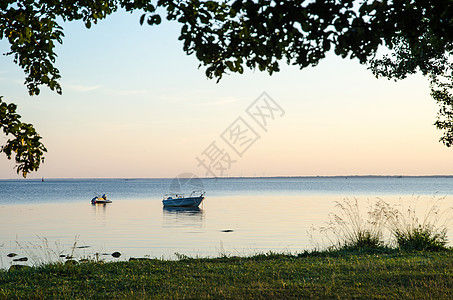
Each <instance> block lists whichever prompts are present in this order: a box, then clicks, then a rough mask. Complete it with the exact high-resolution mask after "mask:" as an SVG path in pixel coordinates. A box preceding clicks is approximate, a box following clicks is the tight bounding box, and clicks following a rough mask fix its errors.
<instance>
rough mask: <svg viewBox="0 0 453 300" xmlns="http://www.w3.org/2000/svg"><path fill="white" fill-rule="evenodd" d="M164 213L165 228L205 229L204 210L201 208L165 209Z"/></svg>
mask: <svg viewBox="0 0 453 300" xmlns="http://www.w3.org/2000/svg"><path fill="white" fill-rule="evenodd" d="M162 211H163V221H164V224H163V226H164V227H165V228H190V227H196V228H202V227H203V221H204V216H203V210H202V209H201V208H199V207H164V208H163V210H162Z"/></svg>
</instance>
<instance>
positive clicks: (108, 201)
mask: <svg viewBox="0 0 453 300" xmlns="http://www.w3.org/2000/svg"><path fill="white" fill-rule="evenodd" d="M106 203H112V201H111V200H96V201H91V204H106Z"/></svg>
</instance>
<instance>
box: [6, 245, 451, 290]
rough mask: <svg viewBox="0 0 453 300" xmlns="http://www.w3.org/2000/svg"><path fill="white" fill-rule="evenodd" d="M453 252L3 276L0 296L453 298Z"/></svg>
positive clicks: (262, 258)
mask: <svg viewBox="0 0 453 300" xmlns="http://www.w3.org/2000/svg"><path fill="white" fill-rule="evenodd" d="M452 297H453V252H452V251H443V252H432V253H430V252H417V253H415V252H414V253H401V252H398V251H396V250H395V251H388V252H382V253H379V254H360V253H357V252H349V253H347V252H321V253H319V252H314V253H308V254H307V253H306V255H299V256H293V255H279V254H268V255H256V256H252V257H246V258H240V257H222V258H213V259H198V258H196V259H190V258H188V259H181V260H178V261H168V260H158V259H153V260H147V261H130V262H111V263H100V262H87V263H78V264H74V265H71V264H61V263H58V264H50V265H45V266H42V267H32V268H25V269H18V270H10V271H6V270H4V271H0V298H1V299H10V298H12V299H14V298H20V299H24V298H33V299H36V298H46V299H48V298H54V299H55V298H58V299H96V298H104V299H105V298H106V299H111V298H151V299H159V298H165V299H168V298H170V299H171V298H173V299H181V298H189V299H194V298H213V299H222V298H233V299H241V298H255V299H256V298H258V299H263V298H280V299H282V298H285V299H286V298H323V299H325V298H340V299H342V298H364V299H365V298H366V299H372V298H395V299H400V298H408V299H409V298H410V299H422V298H434V299H439V298H452Z"/></svg>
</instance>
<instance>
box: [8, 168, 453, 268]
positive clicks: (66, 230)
mask: <svg viewBox="0 0 453 300" xmlns="http://www.w3.org/2000/svg"><path fill="white" fill-rule="evenodd" d="M174 183H175V182H174V181H172V180H171V179H48V180H46V181H45V182H41V180H0V266H2V267H8V266H9V265H10V264H11V263H12V259H10V258H8V257H7V256H6V254H8V253H10V252H14V253H17V254H18V255H19V256H18V257H24V256H26V257H28V258H29V261H28V262H27V263H28V264H36V263H40V262H46V261H49V260H55V259H58V257H59V255H64V254H73V255H74V256H76V257H78V258H81V257H91V258H93V256H94V255H95V253H100V254H101V255H102V254H109V253H112V252H114V251H119V252H120V253H121V254H122V255H121V258H120V259H128V258H129V257H147V256H148V257H164V258H174V257H175V253H180V254H184V255H189V256H197V255H198V256H203V257H206V256H218V255H220V254H230V255H247V254H253V253H261V252H268V251H270V250H271V251H277V252H285V251H288V252H293V253H294V252H301V251H303V250H307V249H308V250H309V249H313V248H315V247H317V246H322V241H321V239H320V237H319V236H313V232H312V231H311V228H319V227H322V226H324V225H325V224H326V222H327V221H328V220H329V213H331V212H336V208H335V202H336V201H342V200H343V199H346V198H348V199H358V202H359V204H360V205H361V206H363V207H364V208H366V207H367V205H369V203H370V201H371V202H372V201H373V200H375V199H377V198H380V199H382V200H384V201H386V202H389V203H395V204H398V203H399V202H405V203H406V204H407V203H409V204H410V205H417V207H418V210H419V211H420V212H421V213H424V212H425V210H426V207H427V205H428V204H429V203H432V200H433V199H439V198H441V197H444V196H445V199H444V200H442V205H444V206H445V207H447V206H453V177H401V178H399V177H297V178H294V177H291V178H224V179H202V180H201V184H202V185H203V186H204V188H205V190H206V192H207V194H206V199H205V201H204V202H203V203H202V205H201V206H200V208H199V209H192V210H175V209H173V210H169V209H164V208H163V207H162V203H161V200H162V195H163V194H164V193H166V192H169V191H170V190H174V188H175V186H174ZM192 183H193V182H192ZM199 183H200V182H198V183H197V184H199ZM179 184H180V187H181V190H182V192H185V191H186V190H188V189H189V188H192V187H193V186H191V184H190V182H189V183H188V184H187V182H184V181H180V182H179ZM95 192H96V193H99V194H103V193H106V194H107V195H108V197H109V198H110V199H111V200H112V201H113V203H112V204H107V205H91V204H90V200H91V198H92V197H93V196H94V193H95ZM74 245H75V247H74ZM102 257H103V258H105V259H108V260H110V259H112V258H111V256H109V255H104V256H102Z"/></svg>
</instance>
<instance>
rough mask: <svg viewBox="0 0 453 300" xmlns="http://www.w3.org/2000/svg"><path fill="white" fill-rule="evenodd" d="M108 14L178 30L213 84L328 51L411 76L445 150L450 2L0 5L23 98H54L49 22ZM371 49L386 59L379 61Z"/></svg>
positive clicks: (38, 0)
mask: <svg viewBox="0 0 453 300" xmlns="http://www.w3.org/2000/svg"><path fill="white" fill-rule="evenodd" d="M118 9H124V10H126V11H129V12H132V11H135V10H140V11H142V16H141V18H140V20H139V22H140V23H141V24H144V23H148V24H149V25H157V24H160V23H161V21H162V19H163V18H166V19H167V20H169V21H176V22H179V23H181V24H182V27H181V32H180V36H179V39H180V40H181V41H182V43H183V49H184V51H185V52H186V53H187V54H194V55H196V57H197V59H198V60H199V61H200V64H201V65H202V66H204V67H205V68H206V75H207V76H208V77H209V78H216V79H217V80H220V79H221V78H222V76H223V75H224V74H226V73H229V72H236V73H243V71H244V69H245V68H250V69H258V70H260V71H267V72H268V73H269V74H272V73H273V72H277V71H279V64H280V63H281V61H284V62H285V63H288V64H293V65H297V66H299V67H300V68H301V69H302V68H305V67H307V66H315V65H317V64H318V62H319V61H320V60H321V59H323V58H325V57H326V54H327V53H328V52H329V51H333V52H334V53H335V54H336V55H339V56H341V57H343V58H347V57H349V58H355V59H358V60H359V62H360V63H362V64H368V65H369V68H370V69H371V71H372V72H373V73H374V74H375V75H376V76H383V77H387V78H389V79H390V78H392V79H396V80H398V79H403V78H405V77H406V76H407V75H409V74H413V73H416V72H419V71H420V72H421V73H422V74H424V75H427V76H429V78H430V80H431V88H432V96H433V97H434V98H435V99H436V101H438V103H439V104H440V107H441V108H440V111H439V115H438V121H437V122H436V123H435V124H436V126H437V127H438V128H439V129H442V130H444V136H443V137H442V138H441V140H442V141H443V142H444V143H445V145H447V146H450V145H451V144H452V143H453V101H452V98H451V96H452V95H451V92H450V91H451V87H452V86H451V82H452V81H451V79H452V77H451V76H452V70H453V68H452V65H451V62H450V60H449V59H450V57H451V53H452V50H453V42H452V41H453V1H452V0H432V1H429V0H379V1H378V0H368V1H366V0H361V1H359V0H324V1H319V0H293V1H289V0H287V1H285V0H281V1H278V0H232V1H201V0H156V1H146V0H138V1H133V0H66V1H58V0H20V1H12V0H3V1H1V2H0V39H7V40H8V42H9V44H10V46H11V49H10V51H9V52H7V53H6V54H7V55H11V56H13V58H14V62H15V63H17V64H18V65H19V66H20V67H21V68H22V69H23V70H24V72H25V84H26V86H27V88H28V91H29V93H30V95H37V94H39V91H40V87H41V86H47V87H49V88H50V89H51V90H55V91H56V92H57V93H61V92H62V91H61V86H60V84H59V79H60V73H59V70H58V69H57V68H56V67H55V66H54V63H55V60H56V56H57V55H56V53H54V48H55V44H56V43H62V39H63V37H64V33H63V29H62V27H61V26H60V25H59V24H58V22H61V21H63V22H64V21H75V20H81V21H83V22H84V23H85V26H86V27H87V28H90V27H91V26H92V24H95V23H97V21H98V20H100V19H103V18H105V17H106V16H108V15H110V14H112V13H113V12H115V11H117V10H118ZM380 47H385V48H387V49H389V50H390V53H391V54H389V55H386V56H383V57H379V56H378V55H377V54H378V49H380ZM1 121H2V120H1V119H0V126H4V123H2V122H1ZM18 171H19V169H18Z"/></svg>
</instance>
